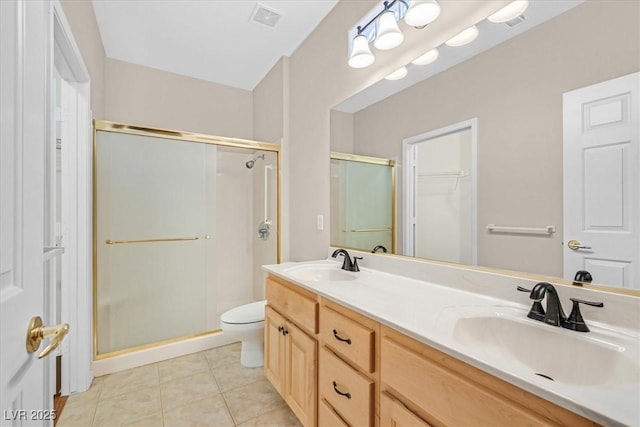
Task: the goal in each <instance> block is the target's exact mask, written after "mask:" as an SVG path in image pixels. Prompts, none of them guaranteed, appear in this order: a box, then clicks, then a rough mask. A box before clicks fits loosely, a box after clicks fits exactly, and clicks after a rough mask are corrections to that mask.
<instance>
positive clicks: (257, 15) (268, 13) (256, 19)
mask: <svg viewBox="0 0 640 427" xmlns="http://www.w3.org/2000/svg"><path fill="white" fill-rule="evenodd" d="M281 17H282V13H281V12H278V11H277V10H275V9H272V8H270V7H267V6H265V5H263V4H260V3H256V7H255V8H254V9H253V13H252V14H251V18H250V19H249V21H250V22H253V23H255V24H260V25H265V26H267V27H269V28H273V27H275V26H276V24H277V23H278V21H279V20H280V18H281Z"/></svg>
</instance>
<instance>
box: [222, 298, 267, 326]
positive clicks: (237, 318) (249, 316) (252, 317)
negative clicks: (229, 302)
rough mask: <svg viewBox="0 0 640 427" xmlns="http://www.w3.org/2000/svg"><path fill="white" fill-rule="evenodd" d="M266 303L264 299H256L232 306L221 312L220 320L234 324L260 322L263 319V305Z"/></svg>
mask: <svg viewBox="0 0 640 427" xmlns="http://www.w3.org/2000/svg"><path fill="white" fill-rule="evenodd" d="M266 303H267V302H266V301H258V302H252V303H250V304H245V305H241V306H240V307H236V308H232V309H231V310H228V311H225V312H224V313H222V316H220V320H222V321H223V322H224V323H235V324H244V323H257V322H262V321H264V306H265V304H266Z"/></svg>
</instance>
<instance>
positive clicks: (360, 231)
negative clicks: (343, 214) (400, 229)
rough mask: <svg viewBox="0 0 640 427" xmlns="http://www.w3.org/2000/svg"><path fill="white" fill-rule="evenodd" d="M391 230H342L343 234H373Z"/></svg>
mask: <svg viewBox="0 0 640 427" xmlns="http://www.w3.org/2000/svg"><path fill="white" fill-rule="evenodd" d="M391 230H392V229H391V228H361V229H357V230H342V232H343V233H375V232H378V231H391Z"/></svg>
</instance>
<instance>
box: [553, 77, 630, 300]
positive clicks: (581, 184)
mask: <svg viewBox="0 0 640 427" xmlns="http://www.w3.org/2000/svg"><path fill="white" fill-rule="evenodd" d="M639 94H640V73H634V74H630V75H627V76H623V77H620V78H617V79H613V80H609V81H606V82H602V83H598V84H595V85H592V86H589V87H586V88H582V89H577V90H574V91H571V92H568V93H565V94H564V97H563V116H564V118H563V120H564V144H563V145H564V167H563V171H564V191H563V193H564V276H565V278H566V279H569V280H571V279H573V277H574V275H575V273H576V271H578V270H587V271H589V272H590V273H591V276H592V278H593V281H594V282H595V283H600V284H605V285H612V286H615V287H620V288H627V289H640V168H639V167H638V163H639V158H640V126H639V120H640V119H639V113H638V112H639V109H640V103H639V102H638V95H639Z"/></svg>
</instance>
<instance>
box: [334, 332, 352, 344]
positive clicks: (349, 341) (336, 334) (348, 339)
mask: <svg viewBox="0 0 640 427" xmlns="http://www.w3.org/2000/svg"><path fill="white" fill-rule="evenodd" d="M333 336H334V337H336V339H337V340H338V341H342V342H346V343H347V344H351V338H342V337H341V336H340V335H338V331H336V330H335V329H334V330H333Z"/></svg>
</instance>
